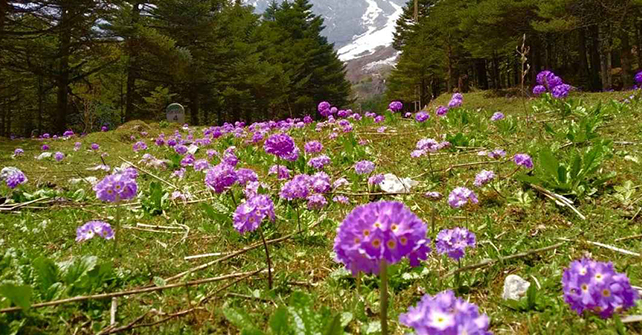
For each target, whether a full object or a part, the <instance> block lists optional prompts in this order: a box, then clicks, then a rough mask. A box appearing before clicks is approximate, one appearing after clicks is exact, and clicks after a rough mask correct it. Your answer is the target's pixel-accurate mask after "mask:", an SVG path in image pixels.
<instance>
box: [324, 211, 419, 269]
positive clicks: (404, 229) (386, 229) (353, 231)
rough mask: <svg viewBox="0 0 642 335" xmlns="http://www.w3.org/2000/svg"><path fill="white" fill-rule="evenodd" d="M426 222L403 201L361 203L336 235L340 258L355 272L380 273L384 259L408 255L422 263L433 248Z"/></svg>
mask: <svg viewBox="0 0 642 335" xmlns="http://www.w3.org/2000/svg"><path fill="white" fill-rule="evenodd" d="M426 230H427V228H426V225H425V224H424V223H423V222H422V221H421V220H420V219H419V218H418V217H417V216H416V215H415V214H414V213H412V212H411V211H410V210H409V209H408V208H407V207H406V206H404V204H403V203H401V202H396V201H379V202H372V203H369V204H366V205H362V206H358V207H356V208H355V209H354V210H352V212H351V213H350V214H348V215H347V216H346V218H345V219H344V220H343V222H342V223H341V225H340V226H339V228H338V229H337V236H336V238H335V239H334V252H335V253H336V261H338V262H340V263H343V264H344V265H345V266H346V269H348V270H350V271H351V272H352V274H353V275H356V274H357V273H359V272H364V273H376V274H378V273H379V266H380V264H381V261H383V260H385V261H386V262H388V263H389V264H395V263H397V262H399V261H401V260H402V259H403V258H404V257H406V258H408V260H409V261H410V265H411V266H418V265H419V263H420V260H425V259H426V258H427V256H428V253H429V252H430V246H429V245H430V239H428V238H427V237H426Z"/></svg>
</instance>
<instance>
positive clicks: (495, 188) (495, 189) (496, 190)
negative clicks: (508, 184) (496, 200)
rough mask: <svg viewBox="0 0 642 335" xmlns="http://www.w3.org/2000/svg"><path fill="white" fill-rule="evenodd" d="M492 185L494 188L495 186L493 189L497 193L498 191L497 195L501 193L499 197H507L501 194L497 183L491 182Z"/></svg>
mask: <svg viewBox="0 0 642 335" xmlns="http://www.w3.org/2000/svg"><path fill="white" fill-rule="evenodd" d="M490 187H492V188H493V190H494V191H495V193H497V195H499V197H500V198H504V199H506V197H505V196H504V195H503V194H501V192H499V190H498V189H497V187H495V184H494V183H490Z"/></svg>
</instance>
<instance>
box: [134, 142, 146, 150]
mask: <svg viewBox="0 0 642 335" xmlns="http://www.w3.org/2000/svg"><path fill="white" fill-rule="evenodd" d="M132 150H134V151H135V152H138V151H140V150H147V144H146V143H145V142H143V141H138V142H136V143H134V145H133V146H132Z"/></svg>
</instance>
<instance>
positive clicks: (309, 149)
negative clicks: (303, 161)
mask: <svg viewBox="0 0 642 335" xmlns="http://www.w3.org/2000/svg"><path fill="white" fill-rule="evenodd" d="M304 149H305V152H306V153H308V154H315V153H318V152H321V151H322V150H323V144H321V142H319V141H310V142H307V143H306V144H305V146H304Z"/></svg>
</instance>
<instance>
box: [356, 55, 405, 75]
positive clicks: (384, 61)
mask: <svg viewBox="0 0 642 335" xmlns="http://www.w3.org/2000/svg"><path fill="white" fill-rule="evenodd" d="M398 56H399V53H398V52H397V53H395V55H394V56H392V57H390V58H386V59H382V60H378V61H375V62H372V63H369V64H366V65H364V66H363V69H364V70H366V71H372V70H375V69H377V68H380V67H382V66H386V65H395V64H396V63H397V57H398Z"/></svg>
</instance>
